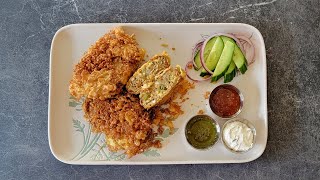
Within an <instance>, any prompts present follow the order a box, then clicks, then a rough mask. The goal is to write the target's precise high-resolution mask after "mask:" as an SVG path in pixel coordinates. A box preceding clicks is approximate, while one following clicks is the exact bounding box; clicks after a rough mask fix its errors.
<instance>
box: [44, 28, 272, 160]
mask: <svg viewBox="0 0 320 180" xmlns="http://www.w3.org/2000/svg"><path fill="white" fill-rule="evenodd" d="M115 26H122V27H123V28H124V29H125V31H126V32H127V33H129V34H131V33H134V34H135V35H136V39H137V41H138V43H139V45H140V47H142V48H144V49H145V50H146V51H147V54H148V56H149V57H152V56H153V55H154V54H157V53H161V52H162V51H164V50H165V51H167V52H168V53H169V54H170V56H171V58H172V64H173V65H175V64H179V65H181V66H182V67H184V66H185V64H186V63H187V61H189V60H190V58H191V52H192V47H193V46H194V45H195V43H196V42H198V41H199V40H201V39H203V38H204V37H206V36H208V35H211V34H214V33H219V32H223V33H235V34H241V35H245V36H247V37H250V36H252V38H251V40H252V42H253V43H254V46H255V52H256V55H255V59H256V61H255V63H254V64H253V65H251V66H249V68H248V71H247V72H246V74H244V75H240V76H237V77H235V78H234V80H233V81H232V82H231V83H230V84H233V85H235V86H236V87H237V88H238V89H240V91H241V92H242V93H243V95H244V107H243V111H242V112H241V114H240V115H239V116H238V117H241V118H245V119H247V120H249V121H251V122H252V123H253V125H254V126H255V127H256V131H257V136H256V144H255V146H254V147H253V149H251V150H250V151H249V152H247V153H244V154H233V153H232V152H230V151H228V150H227V149H225V147H224V146H223V144H222V143H221V141H219V142H218V143H217V144H216V145H215V146H214V147H213V148H212V149H210V150H208V151H196V150H194V149H192V148H190V147H189V145H188V144H187V142H186V140H185V137H184V134H183V132H184V131H183V129H184V126H185V124H186V122H187V121H188V120H189V119H190V118H191V117H192V116H194V115H195V114H197V112H198V111H199V110H200V109H202V110H205V113H206V114H209V115H211V116H213V117H214V118H215V119H217V121H218V122H219V124H220V126H222V125H223V123H224V122H225V120H222V119H220V118H217V117H216V116H214V115H213V113H212V112H211V110H210V108H209V107H208V100H206V99H205V98H204V93H205V92H206V91H211V90H212V89H213V88H215V87H216V86H218V85H220V84H221V83H222V80H220V81H219V82H218V83H215V84H211V83H209V82H201V83H197V84H196V88H195V89H192V90H190V91H189V93H188V97H189V98H190V99H189V100H188V101H186V102H184V104H183V106H182V109H183V111H184V112H185V113H184V114H183V115H181V116H180V117H179V118H178V119H177V120H176V121H175V123H174V124H175V127H176V128H177V131H176V132H175V133H174V134H173V135H168V134H167V131H166V133H165V134H164V135H162V137H161V138H162V139H163V147H162V148H161V149H151V150H149V151H147V152H145V153H143V154H140V155H137V156H134V157H132V158H130V159H127V158H125V156H124V154H123V153H121V152H120V153H111V152H109V151H108V150H107V148H106V147H105V146H104V135H101V134H95V133H91V132H90V126H89V124H88V123H87V121H85V119H84V118H83V112H82V110H81V104H80V103H77V102H76V101H74V99H72V98H71V97H70V95H69V92H68V85H69V81H70V79H71V75H72V70H73V66H74V65H75V64H76V63H77V62H78V61H79V60H80V58H81V56H82V55H83V54H84V52H86V50H87V49H88V48H89V47H90V45H91V44H93V43H94V42H95V41H96V40H97V39H98V38H99V37H101V36H102V35H103V34H105V33H106V32H108V31H109V30H110V29H111V28H113V27H115ZM161 44H168V45H169V46H168V47H163V46H161ZM172 48H175V50H173V49H172ZM266 78H267V76H266V52H265V45H264V41H263V38H262V36H261V33H260V32H259V31H258V30H257V29H256V28H254V27H252V26H250V25H247V24H220V23H217V24H158V23H155V24H73V25H68V26H65V27H63V28H61V29H60V30H58V31H57V33H56V34H55V36H54V38H53V41H52V45H51V56H50V85H49V108H48V123H49V125H48V135H49V144H50V149H51V152H52V154H53V155H54V156H55V157H56V158H57V159H58V160H60V161H62V162H64V163H68V164H198V163H243V162H249V161H252V160H255V159H256V158H258V157H260V156H261V155H262V153H263V151H264V149H265V147H266V143H267V136H268V120H267V82H266V81H267V79H266ZM191 104H193V105H191Z"/></svg>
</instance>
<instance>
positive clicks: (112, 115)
mask: <svg viewBox="0 0 320 180" xmlns="http://www.w3.org/2000/svg"><path fill="white" fill-rule="evenodd" d="M83 110H84V112H85V117H86V118H87V119H88V121H89V122H90V124H91V125H92V126H93V131H95V132H103V133H105V135H106V142H107V145H108V147H109V150H111V151H118V150H125V151H126V154H127V155H128V157H131V156H134V155H136V154H138V153H142V152H143V151H145V150H146V149H148V148H149V147H152V146H153V147H157V148H159V147H161V143H160V141H158V140H154V137H155V135H156V133H154V132H153V130H152V126H151V125H152V121H151V119H152V116H153V112H152V111H147V110H145V109H144V108H143V107H142V106H141V105H140V103H139V98H138V97H136V96H135V95H132V94H129V93H126V92H123V93H121V94H118V95H116V96H115V97H114V98H109V99H106V100H99V99H94V100H93V99H88V98H87V99H86V100H85V102H84V104H83Z"/></svg>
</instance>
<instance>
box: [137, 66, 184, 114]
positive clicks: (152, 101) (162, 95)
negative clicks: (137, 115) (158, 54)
mask: <svg viewBox="0 0 320 180" xmlns="http://www.w3.org/2000/svg"><path fill="white" fill-rule="evenodd" d="M184 77H185V72H184V71H183V70H182V69H181V67H180V66H178V65H177V66H176V67H175V68H172V67H169V68H167V69H165V70H163V71H161V72H160V74H158V75H157V76H156V77H155V81H154V83H153V84H152V85H151V86H150V87H149V88H147V89H144V90H143V91H141V93H140V95H139V97H140V104H141V105H142V106H143V107H144V108H146V109H150V108H152V107H154V106H158V105H162V104H163V103H165V102H167V101H168V100H169V99H170V98H171V96H172V95H173V93H174V90H175V88H176V87H177V86H178V84H179V83H180V82H181V81H182V80H183V78H184Z"/></svg>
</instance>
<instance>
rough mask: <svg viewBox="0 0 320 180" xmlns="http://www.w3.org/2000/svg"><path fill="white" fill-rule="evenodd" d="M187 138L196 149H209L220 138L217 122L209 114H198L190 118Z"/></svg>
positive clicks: (186, 132)
mask: <svg viewBox="0 0 320 180" xmlns="http://www.w3.org/2000/svg"><path fill="white" fill-rule="evenodd" d="M185 134H186V138H187V141H188V142H189V144H190V145H191V146H193V147H195V148H196V149H207V148H209V147H211V146H213V145H214V144H215V143H216V141H217V140H218V133H217V128H216V124H215V122H214V121H213V119H212V118H211V117H209V116H207V115H197V116H194V117H193V118H191V119H190V121H189V122H188V123H187V126H186V131H185Z"/></svg>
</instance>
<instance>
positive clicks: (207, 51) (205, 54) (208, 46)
mask: <svg viewBox="0 0 320 180" xmlns="http://www.w3.org/2000/svg"><path fill="white" fill-rule="evenodd" d="M216 40H217V38H216V37H214V38H211V39H210V40H209V41H208V42H207V44H206V46H205V47H204V52H203V58H204V62H206V60H207V58H208V56H209V54H210V52H211V49H212V47H213V45H214V43H215V42H216Z"/></svg>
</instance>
